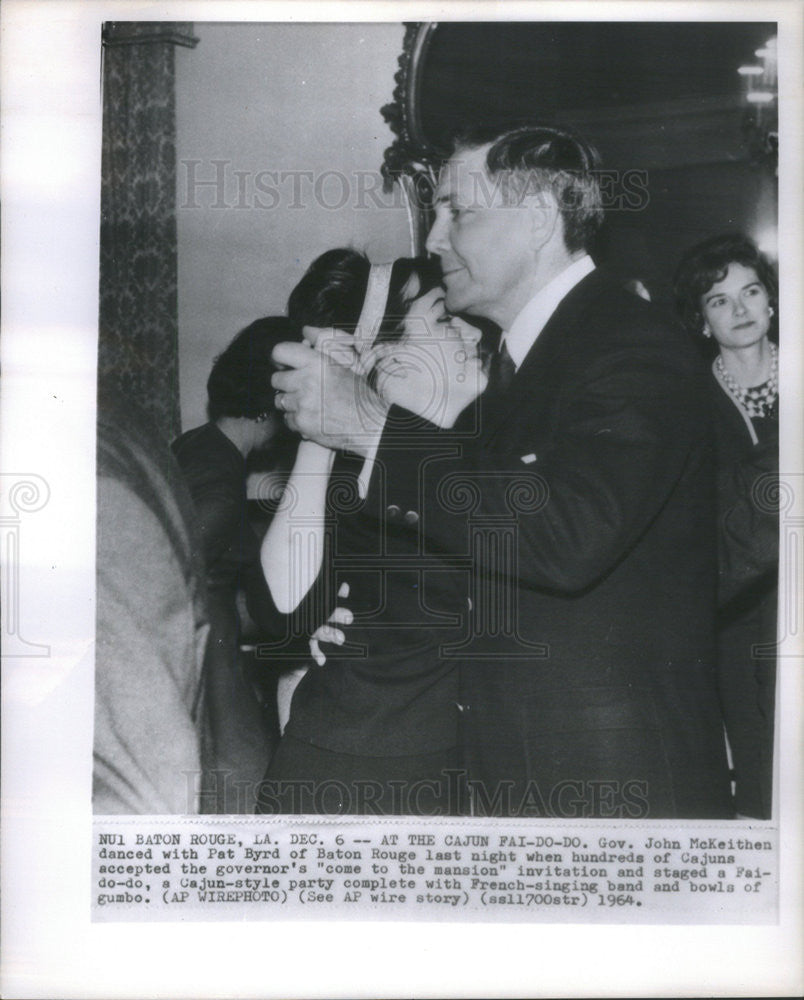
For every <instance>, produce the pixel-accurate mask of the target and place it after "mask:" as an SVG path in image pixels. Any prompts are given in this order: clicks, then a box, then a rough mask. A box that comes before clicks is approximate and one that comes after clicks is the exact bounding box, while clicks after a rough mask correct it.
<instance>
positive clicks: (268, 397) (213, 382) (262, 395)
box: [207, 316, 299, 420]
mask: <svg viewBox="0 0 804 1000" xmlns="http://www.w3.org/2000/svg"><path fill="white" fill-rule="evenodd" d="M298 339H299V335H298V332H297V331H296V330H295V328H294V327H293V324H292V323H291V322H290V321H289V320H288V319H286V318H285V317H284V316H265V317H263V318H262V319H258V320H255V321H254V322H253V323H250V324H249V325H248V326H247V327H246V328H245V329H244V330H241V331H240V333H238V334H237V336H236V337H235V338H234V340H233V341H232V342H231V344H229V346H228V347H227V348H226V350H225V351H224V352H223V353H222V354H219V355H218V357H217V358H215V362H214V364H213V365H212V371H211V372H210V375H209V378H208V380H207V396H208V397H209V402H208V404H207V412H208V414H209V419H210V420H218V419H219V418H220V417H248V418H249V419H250V420H253V419H254V418H255V417H258V416H260V415H261V414H264V413H270V412H272V411H274V410H275V406H274V390H273V389H272V388H271V376H272V375H273V373H274V372H275V371H277V366H276V365H275V364H274V362H273V361H272V360H271V352H272V351H273V349H274V348H275V347H276V345H277V344H280V343H281V342H282V341H283V340H298Z"/></svg>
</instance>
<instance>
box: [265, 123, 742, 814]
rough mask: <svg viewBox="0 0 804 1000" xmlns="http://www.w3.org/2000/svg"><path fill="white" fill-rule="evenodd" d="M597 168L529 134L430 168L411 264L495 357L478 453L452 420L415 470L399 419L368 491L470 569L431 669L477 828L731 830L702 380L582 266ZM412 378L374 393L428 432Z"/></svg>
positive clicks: (560, 138) (656, 330)
mask: <svg viewBox="0 0 804 1000" xmlns="http://www.w3.org/2000/svg"><path fill="white" fill-rule="evenodd" d="M594 168H595V161H594V157H593V154H592V152H591V151H590V150H589V149H588V147H586V146H585V145H584V143H582V142H581V141H579V140H577V139H575V138H574V137H572V136H570V135H569V134H567V133H564V132H562V131H560V130H556V129H552V128H540V127H534V128H525V129H518V130H516V131H513V132H509V133H507V134H503V135H501V136H498V137H497V138H496V139H493V140H490V141H489V140H485V141H479V142H472V141H471V140H470V141H468V142H467V143H465V144H463V145H461V146H459V147H458V148H457V149H456V150H455V152H454V154H453V156H452V157H451V158H450V160H449V161H448V162H447V163H446V164H445V166H444V169H443V170H442V174H441V179H440V182H439V187H438V192H437V200H436V217H435V222H434V225H433V227H432V230H431V232H430V235H429V237H428V244H427V245H428V249H429V250H430V251H431V252H432V253H435V254H438V255H439V256H440V258H441V265H442V270H443V276H444V285H445V289H446V295H445V306H446V309H447V310H449V312H451V313H461V314H467V315H469V316H480V317H484V318H486V319H489V320H492V321H493V322H494V323H496V324H497V325H498V326H499V327H500V328H501V330H502V331H503V334H502V338H501V344H500V348H499V349H498V352H497V354H496V356H495V357H494V358H493V359H492V365H491V374H490V383H489V387H488V389H487V390H486V392H485V393H484V394H483V396H482V398H481V414H480V423H479V427H478V430H477V433H473V431H472V428H471V426H470V425H469V423H468V422H463V421H464V417H463V415H462V416H461V417H459V418H458V421H457V423H456V424H455V426H454V427H453V428H452V429H450V430H443V429H442V430H436V429H435V428H433V433H434V437H435V438H439V436H440V435H452V439H453V440H454V441H455V442H456V447H455V449H454V451H453V455H452V457H445V456H444V452H443V449H441V450H440V451H438V450H437V451H436V452H435V453H434V454H437V456H438V457H434V458H433V459H432V460H430V459H422V456H421V453H417V452H415V451H412V450H406V449H401V448H395V446H394V428H395V427H396V426H400V425H404V423H405V420H404V418H405V417H407V426H409V425H410V424H409V416H410V415H409V414H404V413H402V412H401V411H399V410H398V409H397V407H395V406H391V408H390V410H389V411H388V414H387V417H386V421H385V427H384V430H383V431H382V437H381V439H380V444H379V449H378V451H377V456H376V464H377V466H379V467H381V468H382V471H383V474H382V475H375V477H374V479H373V486H372V488H374V489H380V488H382V489H384V490H385V491H386V499H387V507H388V509H389V511H391V512H392V514H393V513H394V512H396V511H398V510H401V511H407V512H408V514H413V515H414V516H411V517H408V518H407V520H408V522H409V523H410V530H412V531H417V532H419V533H420V534H421V538H422V543H423V545H427V546H432V547H435V548H437V549H440V550H442V551H444V552H446V553H450V554H454V555H455V556H458V557H465V556H469V557H471V559H472V562H473V566H474V581H475V583H474V586H473V591H472V594H471V595H470V601H469V603H470V605H471V611H470V616H471V617H470V621H469V624H468V629H467V636H466V640H465V641H464V642H463V643H462V644H457V645H455V646H453V647H452V648H450V649H445V650H444V655H448V656H451V657H455V658H456V659H457V661H458V663H459V665H460V672H461V689H462V695H461V701H460V705H459V711H460V714H461V721H462V728H463V747H464V753H465V764H466V767H467V771H468V779H469V780H468V783H469V789H470V800H471V810H472V811H473V812H474V813H476V814H480V815H483V814H494V815H530V816H538V815H551V816H562V817H569V818H580V817H589V816H598V817H612V818H614V817H616V818H628V817H634V818H637V817H686V818H693V817H701V818H702V817H728V816H731V815H732V811H731V805H730V795H729V784H728V772H727V766H726V759H725V746H724V740H723V729H722V723H721V719H720V713H719V709H718V705H717V699H716V695H715V687H714V651H713V649H714V606H715V541H716V540H715V530H714V512H713V510H714V507H713V505H714V483H713V473H712V457H711V439H710V426H709V425H710V419H709V415H708V410H707V390H706V381H705V378H706V376H705V374H704V372H703V371H702V368H701V366H700V364H699V361H698V359H697V357H696V356H695V354H694V352H693V350H692V348H691V346H690V345H689V344H688V343H687V342H686V340H685V338H684V336H683V334H681V333H679V332H678V331H677V330H676V329H674V328H673V327H671V326H669V325H668V324H667V323H666V322H665V321H664V320H663V319H662V318H661V317H660V316H659V315H658V314H657V313H656V312H655V311H654V309H653V307H651V306H650V305H649V304H648V303H646V302H644V301H642V300H641V299H639V298H637V297H635V296H633V295H631V294H629V293H627V292H625V291H623V290H621V289H620V288H619V287H618V286H617V285H615V284H613V283H612V282H610V281H609V280H608V279H607V278H606V277H605V276H604V275H602V274H601V273H600V272H599V271H597V270H596V269H595V266H594V264H593V262H592V261H591V259H590V258H589V256H588V255H587V253H586V248H587V246H588V245H589V243H590V241H591V239H592V238H593V236H594V235H595V233H596V232H597V230H598V228H599V225H600V222H601V221H602V207H601V196H600V190H599V186H598V183H597V179H596V177H595V170H594ZM427 367H428V366H426V365H420V366H418V373H417V370H416V369H415V367H411V368H409V369H408V370H407V371H406V372H405V373H404V374H405V377H404V378H401V377H400V372H399V365H398V364H396V363H395V362H393V360H392V359H389V358H386V359H385V360H384V361H381V362H380V364H379V366H378V368H379V371H378V376H379V377H378V382H377V385H378V388H379V389H380V391H381V393H382V394H383V395H384V396H385V397H386V398H387V399H389V400H390V401H392V402H397V403H398V402H403V403H404V404H405V406H406V407H407V409H408V410H414V412H416V411H418V412H420V413H422V412H424V406H426V405H430V402H431V401H430V394H431V393H432V387H431V386H432V372H431V371H430V370H427ZM295 375H296V373H294V375H293V376H291V377H290V378H288V377H287V376H288V373H284V374H283V375H282V376H277V377H276V378H278V379H279V382H278V383H275V384H277V385H278V386H279V388H281V389H283V390H287V391H288V392H289V393H290V395H289V396H288V398H287V399H285V400H284V402H285V404H286V405H285V408H286V409H288V410H290V411H291V417H290V420H291V422H292V424H293V425H295V426H296V427H297V428H298V429H301V430H302V432H303V433H307V434H310V435H312V436H315V435H316V434H317V433H320V432H321V431H320V428H321V427H322V426H328V427H329V428H331V429H335V428H337V431H336V434H337V436H338V438H339V440H341V441H342V442H343V444H346V445H348V446H351V447H357V448H360V447H361V445H359V444H358V443H356V442H357V438H358V435H355V434H354V433H352V434H347V433H346V432H345V428H346V426H347V424H348V421H347V420H346V419H345V417H344V416H343V413H345V407H344V406H339V405H338V403H337V401H336V400H337V398H338V397H339V396H340V398H341V400H345V399H346V397H347V396H348V390H347V389H346V388H345V387H343V389H342V391H341V392H340V393H337V392H329V393H324V394H323V396H322V394H321V389H322V386H321V385H317V386H316V391H318V395H319V399H321V398H323V400H324V403H323V413H324V417H325V423H324V425H322V424H321V415H320V413H319V414H314V413H313V410H314V407H313V406H312V405H311V402H310V396H311V393H310V392H309V391H308V392H305V393H299V392H298V388H299V386H300V382H299V381H298V380H297V381H296V382H294V381H293V377H294V376H295ZM326 378H329V379H330V381H331V377H330V376H326ZM417 379H419V382H417ZM308 382H309V379H308ZM449 388H450V387H449V386H445V387H444V391H445V392H448V391H449ZM352 392H353V390H352ZM417 393H418V397H419V398H420V399H421V401H422V403H423V404H424V405H423V406H421V407H417V406H416V403H415V400H416V398H417ZM303 397H304V398H303ZM328 398H329V399H330V400H332V407H333V409H332V410H331V411H330V413H327V400H328ZM317 421H318V423H317ZM365 426H366V421H365V419H364V428H365ZM379 433H380V431H379V430H377V434H379ZM369 436H370V435H369ZM330 443H332V438H330Z"/></svg>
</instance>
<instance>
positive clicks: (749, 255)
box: [673, 233, 779, 333]
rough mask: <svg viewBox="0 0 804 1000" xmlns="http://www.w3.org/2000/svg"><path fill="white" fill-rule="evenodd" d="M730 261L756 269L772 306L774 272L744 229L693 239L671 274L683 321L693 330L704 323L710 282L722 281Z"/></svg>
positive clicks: (776, 290) (775, 289)
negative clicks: (703, 303) (703, 309)
mask: <svg viewBox="0 0 804 1000" xmlns="http://www.w3.org/2000/svg"><path fill="white" fill-rule="evenodd" d="M730 264H742V265H743V267H750V268H752V269H753V270H754V271H755V272H756V276H757V278H758V279H759V281H760V282H761V284H762V285H763V286H764V288H765V291H766V292H767V293H768V299H769V300H770V304H771V305H772V306H773V307H774V308H775V306H776V303H777V299H778V293H779V286H778V282H777V279H776V272H775V271H774V269H773V266H772V265H771V263H770V261H769V260H768V259H767V257H766V256H765V255H764V254H763V253H761V252H760V250H759V248H758V247H757V245H756V243H754V242H753V240H750V239H749V238H748V237H747V236H745V235H744V234H743V233H725V234H723V235H720V236H712V237H710V238H709V239H707V240H704V241H703V242H702V243H696V244H695V246H693V247H690V249H689V250H688V251H687V252H686V253H685V254H684V256H683V257H682V258H681V261H680V263H679V265H678V267H677V269H676V273H675V277H674V278H673V292H674V295H675V300H676V308H677V309H678V313H679V316H680V317H681V321H682V323H683V324H684V325H685V326H686V327H687V329H688V330H689V331H690V332H692V333H700V332H701V331H702V329H703V326H704V318H703V313H702V312H701V298H702V297H703V296H704V295H705V294H706V293H707V292H708V291H709V289H710V288H711V287H712V285H714V284H716V283H717V282H718V281H723V279H724V278H725V277H726V275H727V273H728V270H729V265H730Z"/></svg>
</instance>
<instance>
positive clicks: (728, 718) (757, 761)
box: [713, 377, 779, 819]
mask: <svg viewBox="0 0 804 1000" xmlns="http://www.w3.org/2000/svg"><path fill="white" fill-rule="evenodd" d="M715 382H716V385H715V387H714V390H713V391H714V394H715V395H714V405H715V425H716V432H717V446H718V499H719V514H718V516H719V520H720V524H719V548H720V610H719V615H718V668H717V669H718V687H719V692H720V699H721V704H722V708H723V716H724V719H725V723H726V733H727V736H728V740H729V746H730V747H731V754H732V762H733V766H734V781H735V789H736V791H735V802H734V806H735V810H736V812H737V813H738V814H741V815H744V816H752V817H756V818H759V819H768V818H769V817H770V816H771V797H772V790H773V731H774V702H775V692H776V651H775V646H774V644H775V640H776V605H777V583H776V581H777V565H778V534H777V531H778V517H777V515H776V512H775V509H774V506H773V503H772V502H771V499H770V498H771V497H772V496H773V494H774V490H773V489H772V488H771V487H770V486H769V483H770V479H769V478H768V477H773V475H774V474H775V475H776V476H778V468H779V457H778V437H779V424H778V416H777V414H776V411H775V410H774V412H773V413H772V414H771V415H769V416H765V417H754V418H748V417H747V415H745V413H744V411H743V409H742V408H741V407H740V406H739V404H738V403H737V401H736V400H735V399H734V398H733V397H732V396H731V395H730V394H729V393H728V392H726V391H725V390H724V388H723V386H722V385H721V384H720V382H719V381H718V380H717V378H716V377H715ZM747 420H748V421H750V425H751V426H750V427H749V424H748V423H747V422H746V421H747ZM763 483H764V484H765V485H764V486H763Z"/></svg>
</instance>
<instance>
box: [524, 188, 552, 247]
mask: <svg viewBox="0 0 804 1000" xmlns="http://www.w3.org/2000/svg"><path fill="white" fill-rule="evenodd" d="M526 205H527V211H528V212H529V213H530V236H531V246H532V249H533V250H534V251H539V250H541V249H542V247H544V246H546V245H547V244H548V243H549V242H550V240H551V239H552V237H553V233H554V232H555V231H556V226H557V225H558V219H559V215H560V212H559V210H558V202H557V201H556V198H555V195H554V194H553V192H552V191H546V190H540V191H534V192H533V193H531V194H529V195H528V196H527V198H526Z"/></svg>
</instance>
